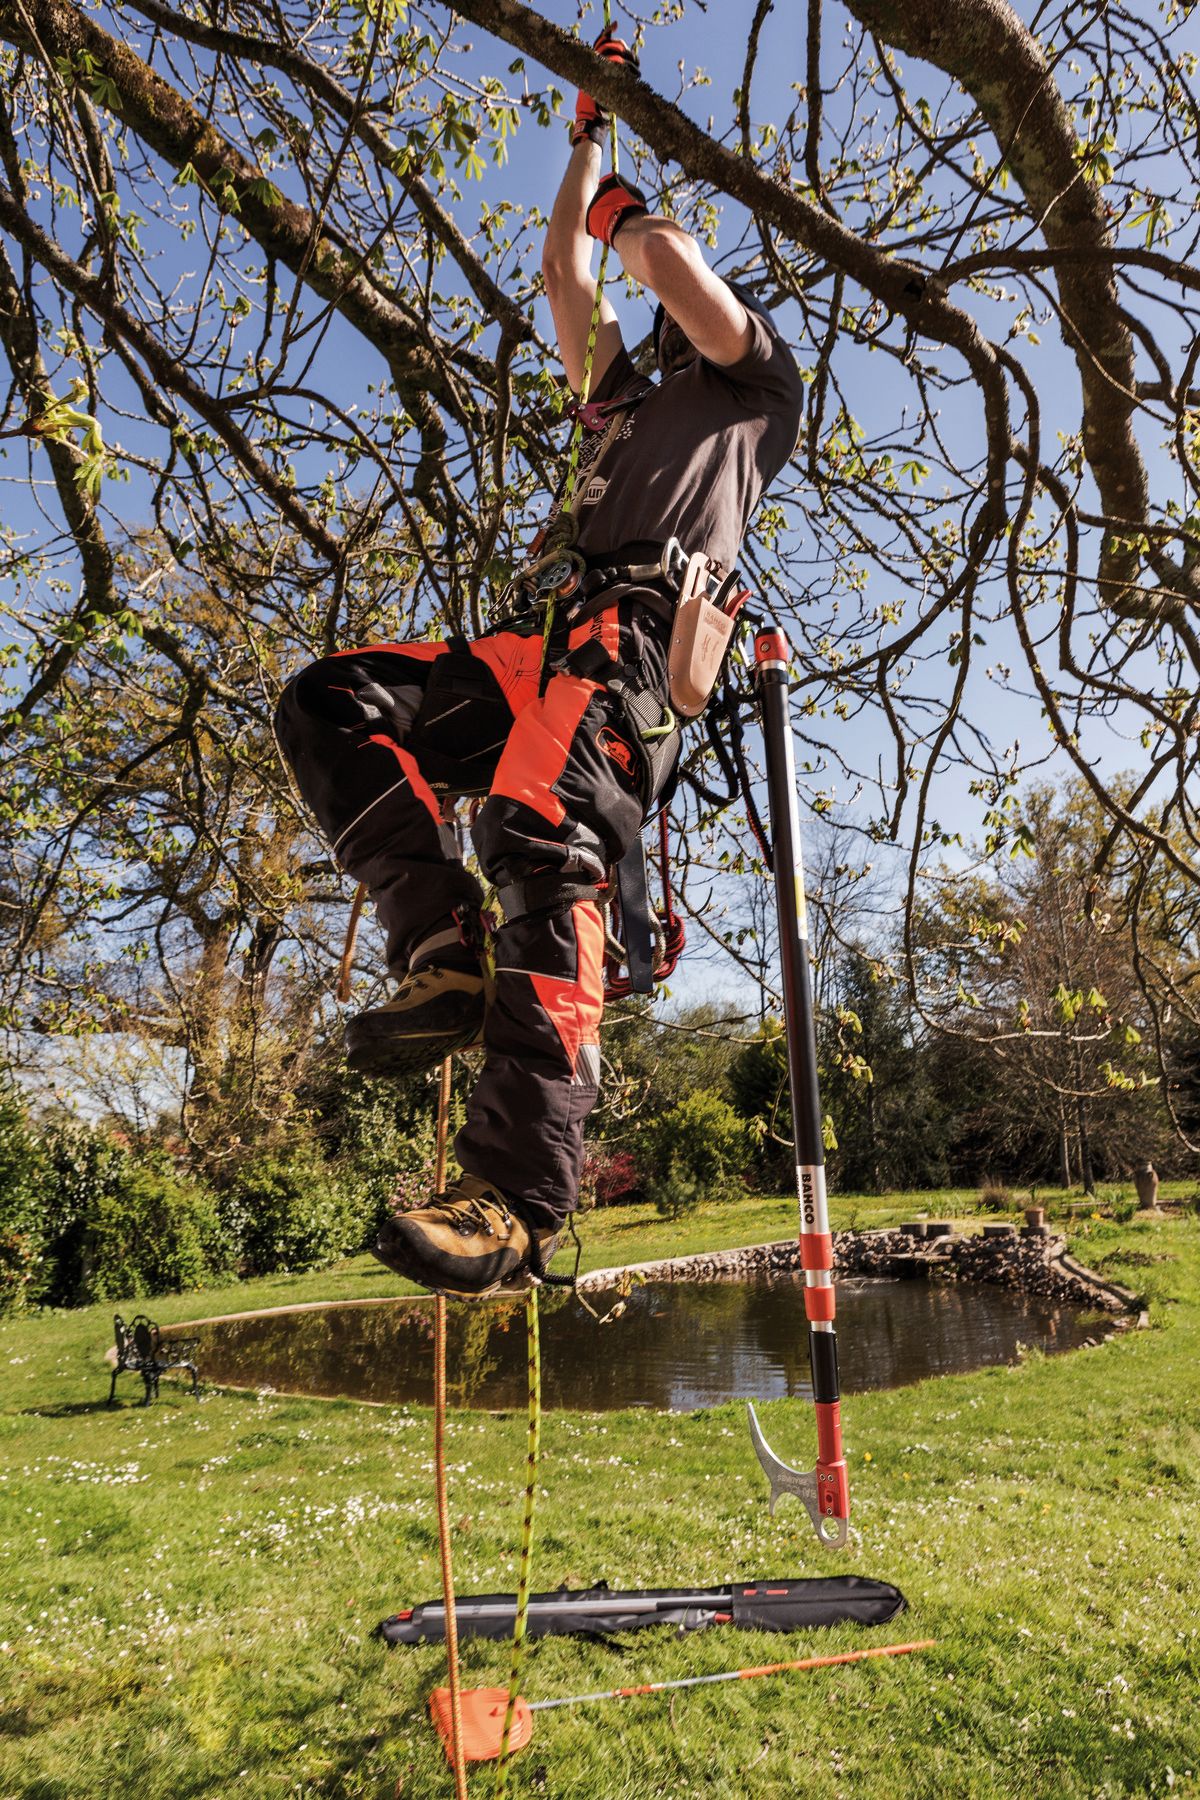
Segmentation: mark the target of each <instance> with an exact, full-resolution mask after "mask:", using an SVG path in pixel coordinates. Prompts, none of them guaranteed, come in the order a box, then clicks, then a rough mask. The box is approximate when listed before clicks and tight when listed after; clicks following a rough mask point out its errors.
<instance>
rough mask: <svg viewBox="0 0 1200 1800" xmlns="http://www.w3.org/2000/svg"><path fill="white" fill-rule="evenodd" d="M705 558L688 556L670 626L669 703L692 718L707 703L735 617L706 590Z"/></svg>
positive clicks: (717, 677)
mask: <svg viewBox="0 0 1200 1800" xmlns="http://www.w3.org/2000/svg"><path fill="white" fill-rule="evenodd" d="M708 568H709V564H708V558H707V557H706V556H704V555H703V554H702V553H700V552H697V554H696V555H695V556H693V557H691V558H690V559H689V561H688V566H687V571H686V573H685V575H684V578H683V585H682V587H681V589H680V593H679V603H678V605H677V606H676V608H675V619H674V622H673V624H672V626H671V649H670V653H669V655H668V657H667V677H668V681H669V684H670V694H671V705H672V706H673V707H674V709H675V711H676V712H677V713H681V714H682V715H683V717H684V718H685V719H695V718H698V717H699V715H700V714H701V713H702V712H703V711H704V709H705V707H706V706H707V705H708V702H709V699H710V697H711V695H712V691H713V689H714V688H715V687H716V685H717V681H718V679H719V677H720V674H721V665H722V663H723V662H724V661H725V652H726V651H727V650H728V648H729V640H730V638H731V637H732V636H733V628H734V620H733V619H731V618H730V616H729V614H728V613H725V612H722V611H721V608H720V607H719V606H716V605H714V603H713V602H712V601H711V600H710V599H709V597H708V594H707V593H706V591H705V580H706V577H707V575H708Z"/></svg>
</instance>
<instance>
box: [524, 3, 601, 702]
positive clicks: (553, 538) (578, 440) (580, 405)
mask: <svg viewBox="0 0 1200 1800" xmlns="http://www.w3.org/2000/svg"><path fill="white" fill-rule="evenodd" d="M604 29H605V32H609V31H611V30H612V4H611V0H604ZM608 136H609V147H610V149H609V154H610V157H611V161H612V171H611V172H612V174H614V175H615V174H617V172H618V169H617V162H618V148H617V115H616V113H610V114H609V119H608ZM607 276H608V245H607V244H603V245H602V246H601V249H600V269H599V273H598V274H597V276H596V291H595V293H594V294H593V295H592V316H591V320H590V321H589V324H588V337H587V348H586V350H585V351H584V356H583V374H582V376H581V377H580V381H579V399H578V401H577V402H576V404H575V416H574V420H573V421H572V425H571V436H570V440H569V442H568V444H567V476H566V480H565V482H564V483H563V497H562V504H561V505H560V507H559V509H558V516H557V517H556V518H555V519H554V520H553V521H552V523H551V525H550V527H549V529H548V531H547V533H546V540H545V548H546V550H548V551H549V550H552V549H553V548H554V547H555V546H556V545H560V546H562V547H563V548H564V549H567V548H569V547H570V546H571V545H572V544H574V542H575V538H576V536H577V535H578V529H579V528H578V523H577V521H576V518H575V513H574V504H575V489H576V486H577V485H578V482H579V454H580V450H581V448H582V444H583V418H584V414H583V409H584V407H585V406H586V405H587V403H588V396H589V394H590V393H591V391H592V366H593V364H594V363H595V360H596V339H597V337H598V335H599V332H600V309H601V306H602V305H603V303H604V283H605V280H606V279H607ZM555 598H556V596H555V590H554V589H553V588H551V590H550V593H549V594H548V596H547V598H546V617H545V619H544V621H543V624H542V675H543V678H544V677H545V672H546V667H547V663H548V661H549V656H550V633H551V631H552V630H553V629H554V612H555V606H554V602H555Z"/></svg>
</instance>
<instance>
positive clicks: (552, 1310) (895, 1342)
mask: <svg viewBox="0 0 1200 1800" xmlns="http://www.w3.org/2000/svg"><path fill="white" fill-rule="evenodd" d="M589 1300H590V1301H591V1304H592V1305H594V1306H596V1308H597V1311H599V1312H601V1313H602V1312H603V1311H604V1310H605V1308H604V1306H603V1305H602V1304H601V1303H600V1299H599V1296H597V1295H596V1294H595V1293H594V1292H590V1293H589ZM541 1304H542V1324H541V1336H542V1383H543V1388H542V1391H543V1400H544V1404H545V1405H546V1406H547V1407H555V1408H566V1409H570V1410H575V1411H600V1412H604V1411H609V1410H611V1409H613V1408H617V1407H629V1406H646V1407H656V1408H660V1409H664V1410H666V1409H670V1410H673V1411H691V1410H693V1409H694V1408H696V1407H701V1406H714V1405H718V1404H719V1403H720V1402H721V1401H724V1400H730V1399H739V1398H750V1399H760V1400H771V1399H777V1398H781V1397H783V1396H785V1395H796V1394H798V1395H804V1396H807V1395H808V1394H810V1393H811V1388H810V1386H809V1380H808V1342H807V1331H806V1328H805V1322H804V1311H803V1299H802V1295H801V1291H800V1283H799V1280H798V1278H796V1277H792V1276H782V1277H771V1278H764V1279H759V1280H749V1281H719V1282H671V1283H666V1284H663V1285H660V1286H646V1287H641V1288H635V1289H634V1291H633V1293H632V1294H631V1295H630V1297H629V1302H628V1306H627V1309H626V1311H625V1313H624V1315H623V1316H622V1317H621V1318H620V1319H618V1320H616V1321H615V1322H614V1323H613V1324H611V1325H606V1326H603V1327H602V1326H600V1325H599V1324H598V1323H597V1321H596V1320H594V1319H593V1318H591V1317H590V1316H589V1315H588V1314H587V1313H586V1312H585V1311H584V1310H583V1308H582V1307H580V1306H579V1305H578V1304H576V1303H575V1301H574V1300H573V1299H572V1298H571V1296H570V1295H568V1294H546V1295H543V1296H542V1303H541ZM448 1314H449V1322H448V1345H447V1376H448V1387H449V1395H450V1400H451V1403H452V1404H453V1405H456V1406H472V1407H479V1408H483V1409H485V1410H494V1411H509V1410H512V1409H514V1408H518V1407H521V1406H523V1405H524V1401H525V1328H524V1307H523V1304H522V1303H520V1302H516V1303H513V1302H496V1303H493V1302H485V1303H482V1304H478V1303H477V1304H473V1305H471V1304H463V1305H455V1304H453V1303H451V1305H450V1307H449V1309H448ZM179 1329H180V1330H183V1329H184V1328H183V1327H179ZM187 1330H188V1333H189V1335H193V1334H195V1335H198V1336H199V1339H200V1344H199V1353H198V1355H197V1358H196V1360H197V1363H198V1364H199V1368H200V1373H201V1377H202V1378H203V1379H204V1380H207V1381H215V1382H226V1383H229V1384H231V1385H235V1386H241V1387H270V1388H275V1389H277V1390H278V1391H279V1392H281V1393H297V1394H321V1395H328V1396H333V1395H342V1396H345V1397H346V1398H350V1399H357V1400H376V1401H385V1402H391V1403H401V1402H408V1401H416V1402H419V1403H421V1404H425V1403H427V1402H428V1401H429V1398H430V1388H431V1382H432V1347H433V1302H432V1300H427V1299H412V1300H396V1301H389V1302H386V1303H379V1304H374V1305H366V1306H363V1305H354V1304H352V1303H351V1304H347V1305H335V1306H328V1307H321V1308H320V1309H319V1310H316V1311H311V1312H290V1313H276V1314H273V1315H271V1316H268V1317H264V1318H246V1319H232V1320H226V1321H224V1322H222V1323H214V1324H212V1325H204V1326H201V1327H199V1328H192V1327H188V1328H187ZM1094 1331H1095V1325H1094V1324H1089V1323H1088V1322H1087V1320H1086V1317H1085V1316H1084V1315H1082V1314H1081V1313H1080V1312H1079V1311H1078V1309H1077V1308H1073V1307H1068V1306H1063V1305H1061V1304H1059V1303H1058V1302H1056V1301H1051V1300H1042V1299H1032V1298H1030V1297H1029V1296H1027V1295H1024V1294H1014V1293H1011V1292H1009V1291H1008V1290H1007V1289H1005V1288H996V1287H982V1286H981V1287H969V1286H965V1285H964V1286H957V1285H945V1286H943V1285H941V1284H938V1283H925V1282H911V1281H903V1282H901V1281H876V1280H864V1279H857V1280H850V1281H844V1282H841V1283H839V1286H838V1347H839V1350H840V1351H841V1359H842V1390H843V1392H844V1393H847V1394H853V1393H861V1392H862V1391H863V1390H865V1389H868V1388H884V1387H898V1386H901V1385H903V1384H905V1383H908V1382H913V1381H920V1380H922V1379H923V1378H924V1377H925V1376H927V1375H947V1374H953V1373H957V1372H960V1371H963V1370H968V1369H977V1368H981V1367H984V1366H985V1365H988V1364H992V1363H1008V1362H1014V1361H1015V1360H1016V1358H1017V1354H1018V1346H1019V1345H1027V1346H1030V1347H1036V1348H1038V1349H1041V1350H1045V1351H1056V1350H1070V1349H1074V1348H1076V1347H1078V1346H1079V1345H1080V1344H1082V1343H1083V1342H1084V1340H1085V1339H1086V1338H1087V1337H1088V1336H1089V1335H1091V1334H1092V1333H1093V1332H1094Z"/></svg>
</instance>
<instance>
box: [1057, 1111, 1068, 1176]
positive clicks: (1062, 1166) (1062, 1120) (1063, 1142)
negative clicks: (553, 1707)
mask: <svg viewBox="0 0 1200 1800" xmlns="http://www.w3.org/2000/svg"><path fill="white" fill-rule="evenodd" d="M1058 1178H1059V1182H1060V1184H1061V1186H1063V1187H1065V1188H1069V1187H1070V1185H1071V1140H1070V1138H1069V1137H1068V1135H1067V1115H1066V1111H1065V1109H1064V1107H1063V1103H1062V1101H1061V1100H1060V1101H1059V1103H1058Z"/></svg>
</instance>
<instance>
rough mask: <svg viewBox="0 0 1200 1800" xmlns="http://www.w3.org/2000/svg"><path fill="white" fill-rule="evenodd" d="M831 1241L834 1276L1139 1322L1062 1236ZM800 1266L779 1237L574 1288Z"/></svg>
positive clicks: (1129, 1298) (872, 1234) (845, 1234)
mask: <svg viewBox="0 0 1200 1800" xmlns="http://www.w3.org/2000/svg"><path fill="white" fill-rule="evenodd" d="M833 1244H834V1265H835V1271H836V1273H837V1274H839V1275H879V1276H889V1277H891V1278H893V1279H897V1278H898V1279H901V1280H913V1279H924V1280H931V1281H969V1282H988V1283H990V1284H991V1285H993V1286H996V1287H1007V1288H1015V1289H1018V1290H1019V1291H1020V1292H1021V1293H1023V1294H1035V1295H1041V1296H1045V1297H1047V1298H1050V1299H1054V1300H1067V1301H1071V1302H1073V1303H1074V1304H1076V1305H1083V1306H1089V1307H1094V1308H1096V1309H1097V1310H1099V1311H1101V1312H1106V1313H1110V1314H1112V1315H1113V1324H1114V1326H1128V1325H1131V1324H1134V1323H1137V1324H1143V1323H1145V1322H1146V1318H1145V1314H1144V1313H1143V1312H1142V1311H1141V1305H1142V1303H1141V1301H1140V1299H1139V1298H1138V1296H1137V1295H1136V1294H1134V1293H1133V1292H1132V1291H1131V1290H1130V1289H1129V1288H1125V1287H1121V1286H1120V1285H1119V1284H1118V1283H1117V1282H1114V1281H1105V1280H1104V1279H1103V1277H1102V1276H1100V1275H1097V1274H1096V1273H1095V1271H1094V1270H1092V1269H1087V1268H1084V1266H1083V1264H1082V1263H1079V1262H1077V1261H1076V1260H1075V1258H1074V1257H1072V1256H1070V1255H1068V1253H1067V1241H1066V1239H1065V1237H1060V1236H1055V1235H1053V1234H1051V1233H1047V1234H1045V1235H1044V1236H1043V1235H1041V1234H1028V1233H1025V1232H1022V1233H1021V1234H1019V1235H1018V1233H1017V1231H1016V1229H1015V1228H1010V1229H1009V1230H1008V1231H1007V1232H1005V1231H997V1230H996V1229H995V1228H994V1227H993V1228H992V1229H991V1230H990V1231H989V1232H988V1234H987V1235H986V1236H985V1235H983V1234H980V1233H974V1232H972V1233H958V1232H953V1231H949V1230H946V1231H944V1232H943V1234H942V1235H940V1236H936V1237H928V1238H918V1237H914V1236H912V1235H910V1234H909V1233H908V1232H906V1231H904V1230H900V1229H896V1230H881V1231H839V1232H835V1234H834V1240H833ZM800 1272H801V1271H800V1251H799V1247H798V1245H797V1243H796V1240H795V1239H794V1238H785V1239H783V1240H782V1241H781V1242H778V1243H773V1244H750V1245H747V1246H745V1247H743V1248H741V1249H735V1250H709V1251H701V1252H700V1253H699V1254H698V1255H695V1256H674V1257H667V1258H665V1259H664V1260H663V1261H660V1262H645V1263H630V1264H628V1265H627V1266H626V1267H625V1268H615V1269H592V1270H590V1271H589V1272H588V1273H587V1274H586V1275H581V1276H580V1278H579V1286H580V1287H581V1288H595V1287H611V1286H613V1285H614V1283H615V1282H617V1281H618V1280H619V1279H620V1277H621V1276H622V1275H635V1276H638V1277H640V1278H641V1279H643V1280H646V1281H723V1280H725V1281H729V1280H741V1279H744V1278H745V1277H746V1276H747V1275H763V1274H799V1273H800Z"/></svg>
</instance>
